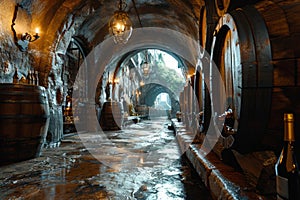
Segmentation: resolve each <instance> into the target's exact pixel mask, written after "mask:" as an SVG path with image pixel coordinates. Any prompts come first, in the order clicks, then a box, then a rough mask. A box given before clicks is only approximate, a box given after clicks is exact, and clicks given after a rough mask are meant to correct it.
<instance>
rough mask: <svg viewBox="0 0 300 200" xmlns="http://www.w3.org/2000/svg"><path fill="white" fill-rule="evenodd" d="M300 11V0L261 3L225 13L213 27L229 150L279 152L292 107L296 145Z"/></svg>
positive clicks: (298, 132) (299, 128)
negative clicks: (228, 117)
mask: <svg viewBox="0 0 300 200" xmlns="http://www.w3.org/2000/svg"><path fill="white" fill-rule="evenodd" d="M299 12H300V3H299V2H295V1H260V2H259V3H257V4H255V5H253V6H245V7H243V8H241V9H236V10H234V11H232V12H230V13H229V14H225V15H224V16H222V17H221V19H220V20H219V23H218V25H217V27H216V29H215V36H214V42H213V45H212V52H211V55H212V57H213V60H214V61H215V63H216V65H217V66H218V68H219V72H220V74H221V76H222V79H223V80H224V85H225V89H226V92H227V96H226V103H225V105H221V106H224V110H226V109H227V108H230V109H232V110H233V116H234V127H233V128H234V130H235V131H234V138H235V141H234V143H233V146H232V148H234V149H236V150H238V151H239V152H241V153H247V152H253V151H258V150H274V151H275V152H276V153H277V154H278V153H279V152H280V150H281V147H282V142H283V114H284V113H285V112H291V111H292V112H293V113H295V116H296V119H295V133H296V138H298V139H296V140H297V144H298V146H300V145H299V144H300V104H299V102H300V79H299V72H300V68H299V67H300V64H299V63H300V45H298V44H299V42H300V18H299V17H298V16H299ZM211 89H212V90H218V86H216V85H211ZM216 93H218V91H217V92H216ZM211 98H212V101H213V99H214V98H216V97H215V96H213V95H212V96H211ZM217 98H218V97H217ZM216 114H217V115H220V114H222V113H216ZM215 117H216V116H215ZM299 149H300V148H299ZM299 149H298V150H299Z"/></svg>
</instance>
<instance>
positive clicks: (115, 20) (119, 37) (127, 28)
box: [109, 10, 132, 44]
mask: <svg viewBox="0 0 300 200" xmlns="http://www.w3.org/2000/svg"><path fill="white" fill-rule="evenodd" d="M109 31H110V34H111V35H112V36H113V37H114V41H115V43H123V44H125V43H126V42H127V41H128V39H129V38H130V36H131V33H132V22H131V20H130V19H129V16H128V14H127V13H126V12H124V11H121V10H119V11H116V12H115V13H114V15H113V16H112V18H111V19H110V21H109Z"/></svg>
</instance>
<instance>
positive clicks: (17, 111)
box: [0, 83, 49, 165]
mask: <svg viewBox="0 0 300 200" xmlns="http://www.w3.org/2000/svg"><path fill="white" fill-rule="evenodd" d="M48 125H49V106H48V99H47V95H46V91H45V88H44V87H41V86H34V85H21V84H6V83H5V84H0V127H1V128H0V152H1V154H0V165H6V164H10V163H15V162H19V161H23V160H27V159H31V158H35V157H38V156H40V152H41V148H42V146H43V144H44V142H45V138H46V134H47V130H48Z"/></svg>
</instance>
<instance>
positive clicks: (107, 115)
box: [100, 101, 123, 131]
mask: <svg viewBox="0 0 300 200" xmlns="http://www.w3.org/2000/svg"><path fill="white" fill-rule="evenodd" d="M122 123H123V109H122V106H121V103H119V102H116V101H107V102H105V103H104V104H103V108H102V110H101V115H100V126H101V129H102V130H103V131H112V130H120V129H121V128H122Z"/></svg>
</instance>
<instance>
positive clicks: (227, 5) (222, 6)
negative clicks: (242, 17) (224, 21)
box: [214, 0, 259, 17]
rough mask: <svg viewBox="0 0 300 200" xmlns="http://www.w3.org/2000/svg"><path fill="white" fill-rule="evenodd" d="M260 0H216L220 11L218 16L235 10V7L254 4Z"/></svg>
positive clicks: (217, 10) (217, 9)
mask: <svg viewBox="0 0 300 200" xmlns="http://www.w3.org/2000/svg"><path fill="white" fill-rule="evenodd" d="M258 1H259V0H247V1H241V0H214V2H215V7H216V12H217V13H218V16H220V17H221V16H223V15H224V14H226V13H227V12H230V11H232V10H234V9H235V8H241V7H244V6H245V5H249V4H254V3H256V2H258Z"/></svg>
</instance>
